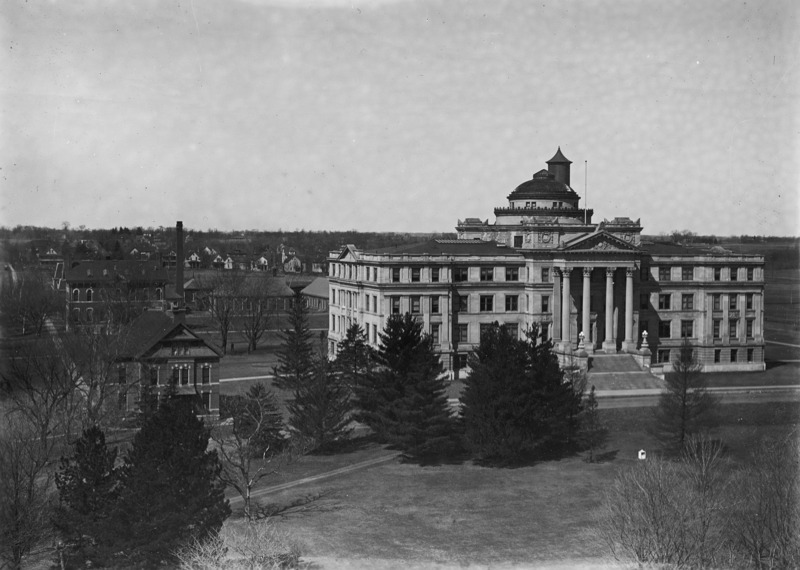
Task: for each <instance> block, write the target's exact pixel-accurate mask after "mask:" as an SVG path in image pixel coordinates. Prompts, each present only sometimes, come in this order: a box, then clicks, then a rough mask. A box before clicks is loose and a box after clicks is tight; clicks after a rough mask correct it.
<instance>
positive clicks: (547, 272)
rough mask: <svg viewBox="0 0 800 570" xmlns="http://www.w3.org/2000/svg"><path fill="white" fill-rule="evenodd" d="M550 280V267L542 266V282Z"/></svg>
mask: <svg viewBox="0 0 800 570" xmlns="http://www.w3.org/2000/svg"><path fill="white" fill-rule="evenodd" d="M549 282H550V268H549V267H542V283H549Z"/></svg>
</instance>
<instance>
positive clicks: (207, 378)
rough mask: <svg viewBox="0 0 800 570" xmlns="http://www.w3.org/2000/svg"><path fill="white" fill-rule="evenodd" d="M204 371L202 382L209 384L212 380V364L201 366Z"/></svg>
mask: <svg viewBox="0 0 800 570" xmlns="http://www.w3.org/2000/svg"><path fill="white" fill-rule="evenodd" d="M201 370H202V371H203V372H202V382H203V384H208V383H209V382H211V367H210V366H203V368H201Z"/></svg>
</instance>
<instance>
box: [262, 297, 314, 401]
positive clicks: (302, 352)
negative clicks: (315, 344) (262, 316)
mask: <svg viewBox="0 0 800 570" xmlns="http://www.w3.org/2000/svg"><path fill="white" fill-rule="evenodd" d="M280 337H281V340H282V343H281V346H280V348H279V349H278V366H277V367H275V368H273V374H274V375H275V379H274V380H273V381H272V384H273V385H274V386H276V387H278V388H281V389H283V390H295V389H296V388H299V387H301V386H303V385H305V384H306V383H308V381H309V379H310V378H311V377H312V376H313V370H314V350H313V348H312V335H311V331H310V330H309V328H308V308H307V307H306V304H305V301H304V300H303V296H302V295H301V294H300V293H295V295H294V298H293V299H292V307H291V311H290V312H289V328H287V329H284V330H283V332H282V333H281V335H280Z"/></svg>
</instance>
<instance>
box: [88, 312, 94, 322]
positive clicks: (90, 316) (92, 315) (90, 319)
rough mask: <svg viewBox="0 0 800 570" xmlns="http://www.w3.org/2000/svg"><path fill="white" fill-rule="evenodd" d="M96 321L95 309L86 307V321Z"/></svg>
mask: <svg viewBox="0 0 800 570" xmlns="http://www.w3.org/2000/svg"><path fill="white" fill-rule="evenodd" d="M93 321H94V309H86V322H87V323H91V322H93Z"/></svg>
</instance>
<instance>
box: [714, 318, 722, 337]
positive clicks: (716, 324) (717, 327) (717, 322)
mask: <svg viewBox="0 0 800 570" xmlns="http://www.w3.org/2000/svg"><path fill="white" fill-rule="evenodd" d="M713 326H714V338H720V334H721V333H720V330H721V329H722V321H721V320H720V319H714V323H713Z"/></svg>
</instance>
